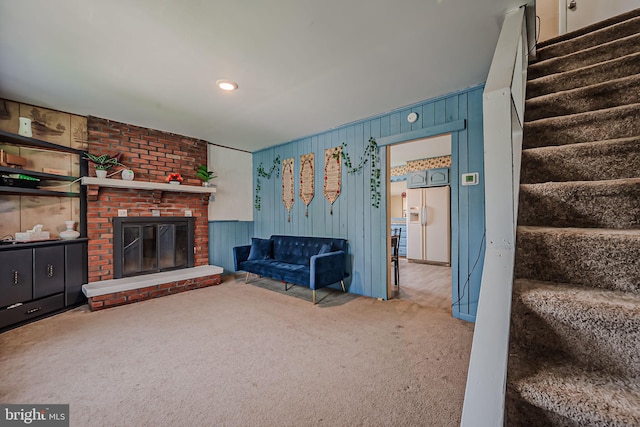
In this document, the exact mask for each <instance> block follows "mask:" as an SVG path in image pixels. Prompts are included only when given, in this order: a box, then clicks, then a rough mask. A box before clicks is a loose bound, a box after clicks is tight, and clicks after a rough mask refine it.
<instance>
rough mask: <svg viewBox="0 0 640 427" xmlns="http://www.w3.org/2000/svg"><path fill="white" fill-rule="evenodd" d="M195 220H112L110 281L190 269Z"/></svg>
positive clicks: (141, 218)
mask: <svg viewBox="0 0 640 427" xmlns="http://www.w3.org/2000/svg"><path fill="white" fill-rule="evenodd" d="M194 223H195V222H194V218H190V217H188V218H184V217H158V218H156V217H118V218H114V219H113V264H114V272H113V277H114V278H115V279H120V278H122V277H130V276H139V275H143V274H150V273H158V272H161V271H169V270H177V269H181V268H189V267H193V264H194V262H193V258H194V257H193V248H194Z"/></svg>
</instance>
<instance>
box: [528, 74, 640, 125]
mask: <svg viewBox="0 0 640 427" xmlns="http://www.w3.org/2000/svg"><path fill="white" fill-rule="evenodd" d="M639 101H640V74H636V75H633V76H627V77H622V78H619V79H615V80H609V81H606V82H602V83H596V84H593V85H590V86H586V87H580V88H576V89H570V90H565V91H560V92H556V93H550V94H548V95H543V96H539V97H536V98H531V99H528V100H527V101H526V107H525V114H524V117H525V121H527V122H529V121H534V120H539V119H545V118H548V117H559V116H566V115H570V114H578V113H584V112H588V111H596V110H603V109H607V108H613V107H619V106H621V105H628V104H633V103H635V102H639Z"/></svg>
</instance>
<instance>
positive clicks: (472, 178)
mask: <svg viewBox="0 0 640 427" xmlns="http://www.w3.org/2000/svg"><path fill="white" fill-rule="evenodd" d="M478 178H479V174H478V172H473V173H463V174H462V180H461V181H460V182H462V185H478Z"/></svg>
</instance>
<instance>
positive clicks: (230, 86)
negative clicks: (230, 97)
mask: <svg viewBox="0 0 640 427" xmlns="http://www.w3.org/2000/svg"><path fill="white" fill-rule="evenodd" d="M216 86H218V87H219V88H220V89H222V90H236V89H238V83H236V82H232V81H231V80H224V79H222V80H216Z"/></svg>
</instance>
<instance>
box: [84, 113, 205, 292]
mask: <svg viewBox="0 0 640 427" xmlns="http://www.w3.org/2000/svg"><path fill="white" fill-rule="evenodd" d="M87 120H88V123H87V126H88V130H89V152H90V153H92V154H97V155H101V154H110V155H115V154H116V153H119V152H122V153H123V157H122V160H121V161H122V163H124V164H125V165H126V166H127V167H128V168H130V169H132V170H133V172H134V174H135V180H136V181H151V182H162V183H164V182H165V180H164V179H165V177H166V176H167V175H168V174H169V173H171V172H179V173H180V174H181V175H182V177H183V178H184V181H183V183H182V184H183V185H201V184H200V180H198V178H197V177H196V173H195V168H196V167H197V166H198V165H201V164H207V143H206V141H202V140H199V139H195V138H189V137H185V136H181V135H174V134H170V133H166V132H161V131H158V130H153V129H147V128H143V127H139V126H133V125H128V124H125V123H119V122H114V121H110V120H105V119H100V118H97V117H89V118H88V119H87ZM113 171H115V169H112V170H111V171H110V172H113ZM89 174H90V175H91V176H95V173H94V169H93V166H92V165H91V164H90V172H89ZM113 178H116V179H120V176H119V174H117V175H114V176H113ZM87 195H88V203H87V236H88V237H89V282H95V281H98V280H107V279H112V278H113V227H112V220H113V218H114V217H117V216H118V209H127V216H130V217H140V216H149V217H150V216H151V215H152V213H151V210H152V209H153V210H155V209H157V210H159V211H160V216H185V210H187V209H190V210H191V211H192V216H193V217H195V241H194V244H195V248H196V253H195V257H194V264H195V265H196V266H198V265H206V264H208V263H209V255H208V233H209V230H208V204H209V196H208V194H198V193H195V194H194V193H179V192H160V191H145V190H134V189H119V188H108V187H100V188H97V187H89V188H88V190H87Z"/></svg>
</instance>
